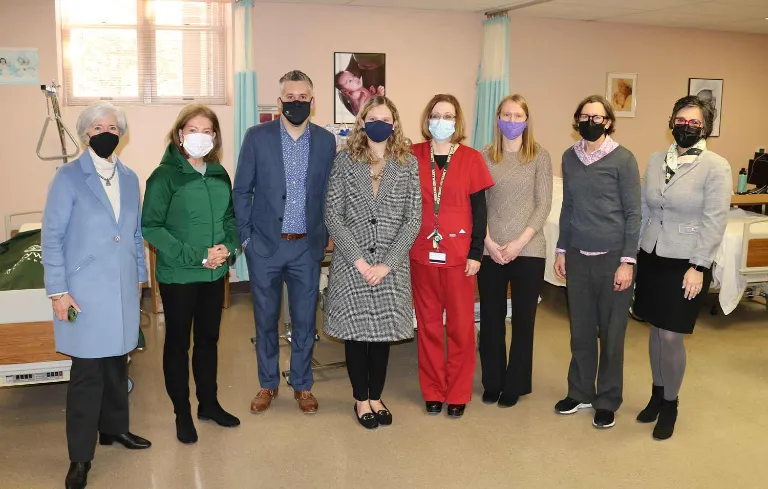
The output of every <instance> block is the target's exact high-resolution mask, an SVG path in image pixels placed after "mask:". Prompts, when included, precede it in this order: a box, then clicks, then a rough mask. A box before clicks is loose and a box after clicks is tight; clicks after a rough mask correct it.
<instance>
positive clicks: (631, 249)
mask: <svg viewBox="0 0 768 489" xmlns="http://www.w3.org/2000/svg"><path fill="white" fill-rule="evenodd" d="M640 216H641V209H640V172H639V170H638V168H637V160H635V157H634V155H633V154H632V153H631V152H630V151H629V150H628V149H626V148H625V147H624V146H619V147H618V148H616V149H615V150H613V151H612V152H611V153H609V154H608V155H607V156H605V157H604V158H603V159H601V160H599V161H596V162H595V163H592V164H591V165H589V166H587V165H585V164H584V163H582V162H581V160H579V157H578V156H576V152H575V151H574V149H573V148H568V150H566V151H565V153H563V208H562V211H561V212H560V239H559V240H558V242H557V247H558V248H560V249H564V250H567V249H569V248H576V249H578V250H581V251H593V252H608V251H620V252H621V256H622V257H629V258H633V257H635V256H637V244H638V239H639V237H640Z"/></svg>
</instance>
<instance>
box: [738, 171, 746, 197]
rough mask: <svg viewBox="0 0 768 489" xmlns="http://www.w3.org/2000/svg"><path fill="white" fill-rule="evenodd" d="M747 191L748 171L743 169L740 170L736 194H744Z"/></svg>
mask: <svg viewBox="0 0 768 489" xmlns="http://www.w3.org/2000/svg"><path fill="white" fill-rule="evenodd" d="M746 191H747V169H746V168H742V169H741V170H739V185H738V187H737V189H736V193H739V194H743V193H744V192H746Z"/></svg>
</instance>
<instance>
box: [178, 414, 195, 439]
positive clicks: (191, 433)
mask: <svg viewBox="0 0 768 489" xmlns="http://www.w3.org/2000/svg"><path fill="white" fill-rule="evenodd" d="M176 438H178V440H179V441H180V442H182V443H184V444H185V445H189V444H191V443H196V442H197V429H195V423H194V422H193V421H192V415H191V414H189V413H185V414H177V415H176Z"/></svg>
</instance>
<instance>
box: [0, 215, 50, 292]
mask: <svg viewBox="0 0 768 489" xmlns="http://www.w3.org/2000/svg"><path fill="white" fill-rule="evenodd" d="M44 288H45V280H44V278H43V249H42V247H41V246H40V230H39V229H38V230H35V231H27V232H25V233H19V234H17V235H16V236H14V237H13V238H11V239H9V240H8V241H6V242H5V243H0V291H6V290H25V289H44Z"/></svg>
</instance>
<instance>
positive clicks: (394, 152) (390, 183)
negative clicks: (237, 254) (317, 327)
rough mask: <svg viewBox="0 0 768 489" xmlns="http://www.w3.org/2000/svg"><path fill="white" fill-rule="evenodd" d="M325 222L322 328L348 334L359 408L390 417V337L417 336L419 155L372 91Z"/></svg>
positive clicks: (370, 424) (380, 418) (389, 106)
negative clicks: (386, 393) (328, 259)
mask: <svg viewBox="0 0 768 489" xmlns="http://www.w3.org/2000/svg"><path fill="white" fill-rule="evenodd" d="M325 223H326V225H327V226H328V231H329V232H330V234H331V237H332V238H333V242H334V253H333V262H332V263H331V272H330V277H329V281H328V296H327V301H326V306H325V322H324V328H323V329H324V331H325V333H326V334H328V335H329V336H333V337H335V338H339V339H342V340H344V342H345V351H346V362H347V371H348V373H349V378H350V381H351V382H352V391H353V395H354V398H355V400H356V403H355V415H356V417H357V419H358V421H359V422H360V424H362V425H363V426H365V427H366V428H376V427H377V426H379V425H389V424H391V423H392V414H391V413H390V412H389V410H388V409H387V407H386V406H385V405H384V403H383V402H382V401H381V393H382V390H383V388H384V379H385V377H386V372H387V363H388V360H389V343H390V342H392V341H400V340H405V339H409V338H413V299H412V296H411V273H410V263H409V252H410V249H411V246H412V245H413V241H414V240H415V239H416V235H417V234H418V232H419V228H420V226H421V190H420V188H419V173H418V163H417V161H416V158H415V157H414V156H413V154H412V153H411V150H410V141H408V140H407V139H406V138H405V136H404V134H403V130H402V127H401V124H400V117H399V115H398V113H397V109H396V108H395V106H394V104H393V103H392V102H391V101H390V100H389V99H387V98H386V97H382V96H376V97H372V98H371V99H370V100H369V101H368V102H367V103H366V104H365V105H364V106H363V108H362V109H361V110H360V112H359V114H358V117H357V121H356V123H355V127H354V129H353V130H352V134H351V135H350V137H349V140H348V147H347V148H346V149H344V150H343V151H341V152H339V154H338V155H337V156H336V159H335V160H334V163H333V169H332V170H331V177H330V180H329V183H328V195H327V198H326V209H325Z"/></svg>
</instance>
